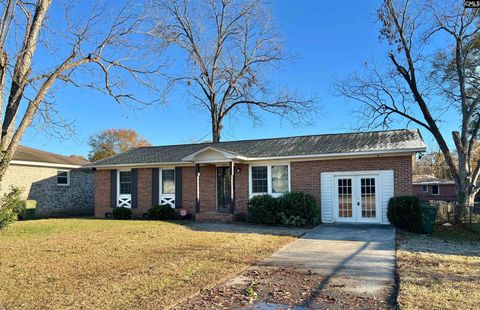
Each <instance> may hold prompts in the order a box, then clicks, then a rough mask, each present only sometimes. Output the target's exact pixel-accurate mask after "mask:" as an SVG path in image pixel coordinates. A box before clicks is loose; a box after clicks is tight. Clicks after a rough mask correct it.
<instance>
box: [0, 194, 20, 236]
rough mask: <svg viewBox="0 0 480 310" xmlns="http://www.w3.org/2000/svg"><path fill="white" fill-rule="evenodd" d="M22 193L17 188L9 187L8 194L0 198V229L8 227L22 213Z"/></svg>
mask: <svg viewBox="0 0 480 310" xmlns="http://www.w3.org/2000/svg"><path fill="white" fill-rule="evenodd" d="M21 193H22V191H21V190H20V189H19V188H18V187H11V188H10V191H9V192H8V193H5V194H3V196H2V197H1V198H0V229H2V228H4V227H6V226H8V225H9V224H11V223H13V222H15V221H16V220H17V219H18V215H19V214H21V213H23V210H24V209H25V205H24V203H23V202H22V200H21V199H20V195H21Z"/></svg>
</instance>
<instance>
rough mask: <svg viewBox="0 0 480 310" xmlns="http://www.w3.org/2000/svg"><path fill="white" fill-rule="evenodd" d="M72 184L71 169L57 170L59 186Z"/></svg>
mask: <svg viewBox="0 0 480 310" xmlns="http://www.w3.org/2000/svg"><path fill="white" fill-rule="evenodd" d="M69 185H70V171H68V170H59V171H57V186H69Z"/></svg>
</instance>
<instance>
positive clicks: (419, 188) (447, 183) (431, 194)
mask: <svg viewBox="0 0 480 310" xmlns="http://www.w3.org/2000/svg"><path fill="white" fill-rule="evenodd" d="M413 194H414V195H415V196H417V197H418V198H419V199H420V200H424V201H447V202H455V201H456V200H457V189H456V186H455V182H454V181H452V180H446V179H440V178H437V177H435V176H433V175H414V176H413Z"/></svg>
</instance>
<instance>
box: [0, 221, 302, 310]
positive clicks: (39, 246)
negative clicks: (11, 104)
mask: <svg viewBox="0 0 480 310" xmlns="http://www.w3.org/2000/svg"><path fill="white" fill-rule="evenodd" d="M202 227H203V226H199V225H179V224H175V223H166V222H157V221H117V220H95V219H49V220H36V221H27V222H17V223H15V224H13V225H12V226H10V227H9V228H8V229H6V230H4V231H2V232H0V288H1V289H0V309H3V308H6V309H12V308H21V309H59V308H62V309H65V308H70V309H74V308H75V309H78V308H88V309H91V308H97V309H98V308H102V309H104V308H107V309H112V308H115V309H130V308H143V309H159V308H165V307H167V306H169V305H171V304H173V303H175V302H178V301H180V300H181V299H183V298H186V297H188V296H189V295H191V294H193V293H195V292H197V291H198V290H200V289H201V288H204V287H208V286H212V285H213V284H215V283H216V282H218V281H220V280H222V279H223V278H225V277H227V276H229V275H233V274H234V273H237V272H238V271H240V270H242V269H244V268H246V267H247V266H249V265H251V264H253V263H254V262H256V261H257V260H259V259H261V258H263V257H266V256H268V255H269V254H271V253H272V252H274V251H275V250H276V249H278V248H280V247H282V246H284V245H285V244H287V243H289V242H291V241H293V240H294V239H295V237H292V236H277V235H272V234H269V233H268V230H265V231H263V232H262V231H261V233H256V232H258V231H257V230H255V229H253V232H251V233H245V230H244V229H238V228H237V229H236V230H235V229H233V230H232V231H231V232H230V231H225V229H223V230H222V229H219V230H215V229H203V228H202ZM205 228H208V226H205ZM227 230H228V229H227ZM246 230H247V232H248V228H247V229H246Z"/></svg>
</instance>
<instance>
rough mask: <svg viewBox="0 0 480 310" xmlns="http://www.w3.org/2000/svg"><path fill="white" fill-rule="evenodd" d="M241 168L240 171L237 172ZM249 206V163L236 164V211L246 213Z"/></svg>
mask: <svg viewBox="0 0 480 310" xmlns="http://www.w3.org/2000/svg"><path fill="white" fill-rule="evenodd" d="M238 168H240V172H237V170H238ZM247 208H248V165H240V164H236V165H235V213H240V214H246V213H247Z"/></svg>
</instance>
